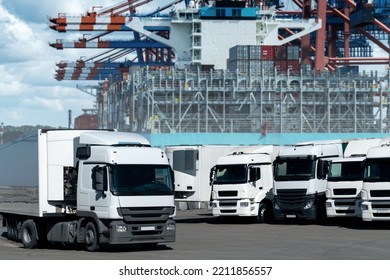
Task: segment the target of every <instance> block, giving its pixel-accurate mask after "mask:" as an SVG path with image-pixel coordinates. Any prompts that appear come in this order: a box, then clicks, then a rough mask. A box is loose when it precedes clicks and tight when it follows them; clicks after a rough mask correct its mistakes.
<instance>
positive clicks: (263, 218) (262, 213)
mask: <svg viewBox="0 0 390 280" xmlns="http://www.w3.org/2000/svg"><path fill="white" fill-rule="evenodd" d="M271 219H272V208H271V206H270V205H268V204H267V203H264V202H262V203H260V205H259V214H258V215H257V217H256V220H257V222H258V223H269V222H271Z"/></svg>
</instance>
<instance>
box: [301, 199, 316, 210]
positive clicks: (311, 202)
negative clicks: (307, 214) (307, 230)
mask: <svg viewBox="0 0 390 280" xmlns="http://www.w3.org/2000/svg"><path fill="white" fill-rule="evenodd" d="M313 204H314V200H310V201H308V202H307V203H306V205H305V207H303V209H305V210H306V209H310V208H312V207H313Z"/></svg>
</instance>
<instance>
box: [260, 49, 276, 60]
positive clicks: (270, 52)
mask: <svg viewBox="0 0 390 280" xmlns="http://www.w3.org/2000/svg"><path fill="white" fill-rule="evenodd" d="M261 59H262V60H274V59H275V46H262V47H261Z"/></svg>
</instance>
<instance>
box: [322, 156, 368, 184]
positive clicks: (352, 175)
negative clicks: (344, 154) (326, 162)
mask: <svg viewBox="0 0 390 280" xmlns="http://www.w3.org/2000/svg"><path fill="white" fill-rule="evenodd" d="M361 180H363V164H362V162H360V161H358V162H352V161H349V162H332V163H330V166H329V173H328V181H333V182H334V181H361Z"/></svg>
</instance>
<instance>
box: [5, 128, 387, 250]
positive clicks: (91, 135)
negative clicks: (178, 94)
mask: <svg viewBox="0 0 390 280" xmlns="http://www.w3.org/2000/svg"><path fill="white" fill-rule="evenodd" d="M389 170H390V138H384V139H354V140H345V141H342V140H332V141H310V142H301V143H297V144H295V145H286V146H277V145H253V146H231V145H177V146H167V147H165V150H163V149H161V148H156V147H151V145H150V143H149V142H148V140H147V139H146V138H144V137H142V136H140V135H137V134H132V133H123V132H116V131H114V130H39V131H38V133H36V134H34V135H31V136H29V137H26V138H24V139H22V140H19V141H17V142H14V143H11V144H7V145H3V146H1V147H0V214H1V215H2V216H3V226H6V227H7V236H8V238H10V239H12V240H15V241H21V242H22V243H23V245H24V246H25V247H26V248H35V247H37V246H39V245H40V244H45V243H47V242H50V243H62V244H70V243H75V244H84V246H85V249H86V250H88V251H96V250H98V249H99V246H101V245H114V244H140V246H142V247H144V248H147V249H150V248H153V247H155V246H156V245H157V244H158V243H165V242H174V241H175V233H176V224H175V221H174V216H175V214H176V205H177V203H178V202H204V203H206V205H208V207H211V212H212V214H213V216H216V217H228V216H241V217H254V218H255V219H256V220H257V221H258V222H269V221H271V220H272V219H276V220H283V219H290V218H297V219H307V220H323V219H325V218H332V217H361V218H362V219H363V220H364V221H381V220H390V172H389Z"/></svg>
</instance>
